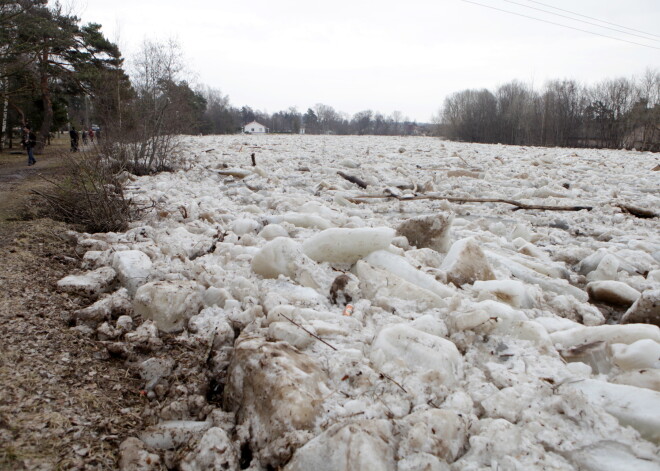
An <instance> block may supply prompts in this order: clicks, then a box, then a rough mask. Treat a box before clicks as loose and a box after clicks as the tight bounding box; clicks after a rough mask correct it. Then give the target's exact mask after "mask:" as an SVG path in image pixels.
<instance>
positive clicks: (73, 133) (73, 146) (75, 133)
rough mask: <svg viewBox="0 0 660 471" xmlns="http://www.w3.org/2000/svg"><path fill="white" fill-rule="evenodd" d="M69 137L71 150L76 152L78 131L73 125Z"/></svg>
mask: <svg viewBox="0 0 660 471" xmlns="http://www.w3.org/2000/svg"><path fill="white" fill-rule="evenodd" d="M69 137H70V138H71V152H78V131H76V127H75V126H71V131H69Z"/></svg>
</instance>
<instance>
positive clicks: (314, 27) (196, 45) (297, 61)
mask: <svg viewBox="0 0 660 471" xmlns="http://www.w3.org/2000/svg"><path fill="white" fill-rule="evenodd" d="M474 1H475V2H477V3H481V4H483V5H488V6H491V7H495V8H499V9H502V10H508V11H512V12H516V13H519V14H522V15H528V16H533V17H536V18H541V19H544V20H546V21H551V22H555V23H561V24H565V25H569V26H572V27H574V28H579V29H584V30H589V31H593V32H597V33H599V34H602V35H605V36H612V37H616V38H619V39H625V40H626V41H632V42H636V43H640V44H646V45H650V46H653V47H655V49H652V48H648V47H643V46H639V45H635V44H630V43H626V42H622V41H620V40H615V39H609V38H606V37H602V36H596V35H593V34H589V33H586V32H582V31H576V30H573V29H567V28H563V27H561V26H556V25H553V24H548V23H543V22H540V21H536V20H533V19H531V18H525V17H521V16H515V15H512V14H509V13H504V12H502V11H498V10H494V9H491V8H485V7H483V6H479V5H475V4H473V3H467V2H464V1H461V0H435V1H431V0H396V1H394V0H378V1H376V0H332V1H329V2H328V1H326V2H318V1H314V0H304V1H303V0H277V1H273V0H248V1H245V0H232V1H229V0H216V1H213V0H184V1H181V0H176V1H175V0H86V1H85V0H77V2H76V3H75V5H76V6H75V10H76V12H77V14H78V15H79V16H81V17H82V20H83V22H96V23H101V24H102V25H103V31H104V32H105V34H106V36H107V37H109V38H110V39H112V40H115V41H118V43H119V46H120V48H121V50H122V52H123V53H124V56H126V57H128V58H130V56H131V53H132V52H133V51H135V50H136V49H137V48H138V47H139V45H140V43H141V42H142V41H143V40H144V39H158V40H165V39H168V38H174V39H176V40H177V41H178V42H179V44H180V46H181V48H182V50H183V53H184V54H185V56H186V59H187V63H188V68H189V69H190V70H191V71H193V72H195V74H196V80H197V82H199V83H203V84H206V85H209V86H211V87H213V88H219V89H220V90H222V92H223V93H225V94H228V95H229V97H230V101H231V103H232V104H233V105H235V106H242V105H250V106H251V107H253V108H255V109H261V110H264V111H268V112H270V113H272V112H275V111H280V110H282V109H286V108H288V107H289V106H296V107H297V108H298V109H299V110H300V111H302V112H304V111H305V110H306V109H307V108H308V107H311V106H313V105H314V104H316V103H324V104H328V105H331V106H333V107H334V108H335V109H337V110H338V111H344V112H347V113H350V114H353V113H355V112H358V111H361V110H365V109H371V110H374V111H376V110H378V111H381V112H383V113H385V114H389V113H391V112H392V111H394V110H400V111H401V112H403V114H404V115H406V116H409V117H410V118H412V119H416V120H418V121H421V122H425V121H429V120H430V118H431V116H432V115H433V114H434V113H436V112H437V110H438V108H439V107H440V105H441V104H442V101H443V100H444V97H445V96H446V95H448V94H450V93H453V92H456V91H460V90H463V89H465V88H489V89H491V90H492V89H494V88H495V87H497V86H498V85H500V84H503V83H506V82H508V81H510V80H513V79H518V80H522V81H525V82H533V84H534V86H535V87H537V88H540V87H541V86H542V85H543V83H544V82H545V81H546V80H548V79H554V78H575V79H577V80H580V81H582V82H586V83H594V82H598V81H600V80H602V79H605V78H615V77H619V76H626V77H630V76H631V75H633V74H642V73H643V72H644V70H645V69H646V68H649V67H650V68H654V69H660V1H659V0H580V1H576V0H539V2H541V3H544V4H546V5H551V6H554V7H558V8H562V9H565V10H570V11H572V12H575V13H580V14H583V15H587V16H590V17H593V18H597V19H601V20H606V21H609V22H611V23H616V24H617V25H621V26H625V27H628V28H634V29H636V30H640V31H644V32H647V33H653V34H655V35H657V36H655V37H654V38H653V39H655V40H651V39H644V38H640V37H637V36H632V35H628V34H622V33H620V32H617V31H613V30H609V29H604V28H598V27H595V26H592V25H589V24H586V23H584V22H579V21H571V20H569V19H567V18H562V17H559V16H553V15H549V14H546V13H543V12H541V11H538V10H533V9H529V8H525V7H523V6H521V5H527V6H530V7H534V8H539V9H543V10H548V11H553V12H556V13H558V14H562V15H567V16H568V15H569V13H566V12H562V11H558V10H556V9H555V10H553V9H551V8H549V7H548V6H544V5H541V4H539V3H538V2H531V1H529V0H515V1H513V0H512V1H507V0H474ZM580 19H581V20H583V21H588V22H592V23H596V22H595V21H594V20H591V19H587V18H583V17H580ZM599 24H602V23H599ZM604 26H608V27H609V28H615V29H621V28H619V27H618V26H614V25H604ZM622 31H629V30H622ZM629 32H630V33H633V34H637V35H640V36H646V37H648V35H644V34H642V33H639V32H635V31H629Z"/></svg>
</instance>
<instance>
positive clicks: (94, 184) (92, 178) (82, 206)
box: [33, 152, 138, 232]
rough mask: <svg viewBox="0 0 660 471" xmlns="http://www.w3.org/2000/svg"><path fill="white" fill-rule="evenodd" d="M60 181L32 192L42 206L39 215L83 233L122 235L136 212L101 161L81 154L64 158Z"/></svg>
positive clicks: (120, 185) (121, 187)
mask: <svg viewBox="0 0 660 471" xmlns="http://www.w3.org/2000/svg"><path fill="white" fill-rule="evenodd" d="M61 158H63V159H64V161H65V166H64V178H63V179H62V181H53V180H48V181H49V182H50V183H51V184H52V187H51V188H50V189H49V190H46V191H40V190H33V193H35V194H36V195H37V196H39V197H40V199H41V201H43V202H44V203H45V206H43V207H41V208H40V211H41V212H42V213H43V214H44V215H45V216H48V217H50V218H52V219H54V220H56V221H63V222H67V223H71V224H75V225H78V226H81V228H83V229H84V230H85V231H87V232H117V231H124V230H126V229H127V227H128V223H129V222H130V221H131V220H132V219H133V218H134V217H135V216H136V214H137V212H138V208H136V207H135V205H134V204H133V202H132V200H130V199H127V198H126V196H125V195H124V188H123V185H122V183H120V181H119V180H118V178H117V176H116V174H115V173H114V172H113V171H112V169H111V168H110V166H109V165H107V161H106V160H105V159H101V158H99V157H98V156H97V155H92V154H90V153H86V152H81V153H78V154H65V155H62V157H61Z"/></svg>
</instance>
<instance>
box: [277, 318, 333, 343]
mask: <svg viewBox="0 0 660 471" xmlns="http://www.w3.org/2000/svg"><path fill="white" fill-rule="evenodd" d="M279 315H280V316H282V317H284V318H285V319H286V320H287V321H289V322H291V323H292V324H293V325H295V326H297V327H300V328H301V329H302V330H304V331H305V332H307V333H308V334H309V335H311V336H312V337H314V338H315V339H316V340H318V341H320V342H323V343H324V344H326V345H327V346H328V347H330V348H332V349H333V350H334V351H337V349H336V348H335V347H333V346H332V345H330V344H329V343H328V342H326V341H325V340H323V339H322V338H321V337H319V336H318V335H316V334H313V333H311V332H310V331H309V330H307V329H305V328H304V327H303V326H302V325H300V324H298V323H297V322H296V321H294V320H293V319H290V318H289V317H287V316H285V315H284V314H282V313H281V312H280V313H279Z"/></svg>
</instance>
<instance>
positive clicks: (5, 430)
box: [0, 156, 145, 470]
mask: <svg viewBox="0 0 660 471" xmlns="http://www.w3.org/2000/svg"><path fill="white" fill-rule="evenodd" d="M12 157H13V156H12ZM18 157H20V159H21V164H22V159H23V156H18ZM14 158H15V157H14ZM48 158H49V157H46V158H44V157H42V158H41V159H39V158H37V160H38V165H39V164H40V163H41V162H40V161H43V160H46V162H48V160H47V159H48ZM50 158H51V159H55V157H50ZM58 163H59V162H57V161H55V160H52V161H51V162H50V165H51V166H49V167H46V164H44V167H46V168H50V169H52V170H51V173H50V175H51V177H53V176H56V175H58V173H57V172H58V171H59V169H58ZM21 164H16V163H14V164H8V165H5V166H0V181H1V182H6V183H8V185H7V186H9V188H7V189H5V185H4V184H3V185H0V188H2V192H3V193H5V192H6V193H7V194H8V195H9V196H10V197H9V198H8V199H7V200H5V199H4V198H0V200H2V209H3V212H2V215H3V217H2V218H1V219H0V260H2V262H1V263H0V286H2V290H0V325H2V329H0V469H1V470H37V469H48V470H57V469H67V470H68V469H81V470H82V469H85V470H87V469H90V470H110V469H116V468H117V461H116V460H117V455H118V447H119V444H120V443H121V441H123V440H124V439H125V438H127V437H128V436H132V435H134V433H135V431H136V430H141V429H142V428H143V427H144V424H143V421H142V418H141V411H142V409H143V407H144V402H145V399H144V398H143V397H142V396H141V395H140V389H141V383H140V381H139V380H138V379H136V378H134V377H133V376H132V375H130V374H127V373H126V368H125V366H124V364H123V363H122V362H120V361H119V360H112V359H110V360H106V359H105V358H107V355H105V356H104V355H103V354H104V353H105V351H104V347H103V346H102V345H100V344H98V343H97V342H95V341H92V340H91V339H89V338H87V337H84V336H83V335H81V334H80V333H78V332H77V331H75V330H71V329H70V326H69V325H67V324H66V322H65V320H64V319H66V318H68V314H67V313H68V312H71V311H72V310H75V309H79V308H80V307H82V306H83V304H82V301H80V300H78V299H76V298H70V297H68V296H66V295H64V294H62V293H58V292H57V291H56V289H55V283H56V281H57V280H59V279H60V278H62V277H63V276H65V275H67V274H69V273H71V272H72V271H74V270H75V269H76V268H77V262H76V260H77V259H76V256H75V254H74V252H73V247H72V246H71V245H70V244H69V243H68V242H67V237H66V236H65V232H66V230H67V229H68V226H67V225H66V224H63V223H58V222H54V221H52V220H50V219H35V220H30V221H20V220H17V219H18V218H17V215H18V214H20V212H21V208H22V207H23V205H24V204H25V202H26V199H27V198H28V194H29V190H30V189H31V188H33V187H35V186H37V187H38V185H41V182H42V179H41V177H40V176H39V174H38V173H37V172H32V170H33V169H35V168H38V165H37V166H35V167H30V168H29V169H30V171H29V172H26V168H27V167H25V168H23V166H22V165H21ZM41 171H44V168H42V169H41ZM0 196H4V195H0Z"/></svg>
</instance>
